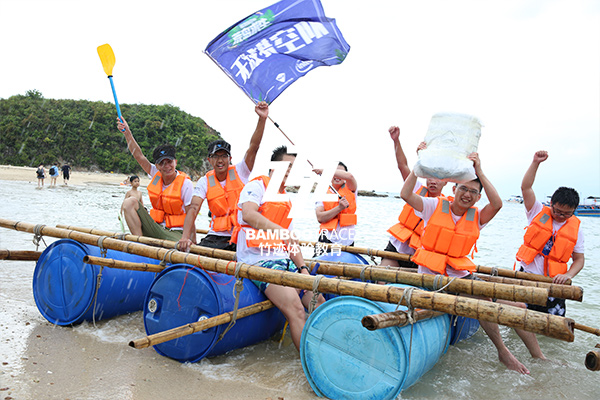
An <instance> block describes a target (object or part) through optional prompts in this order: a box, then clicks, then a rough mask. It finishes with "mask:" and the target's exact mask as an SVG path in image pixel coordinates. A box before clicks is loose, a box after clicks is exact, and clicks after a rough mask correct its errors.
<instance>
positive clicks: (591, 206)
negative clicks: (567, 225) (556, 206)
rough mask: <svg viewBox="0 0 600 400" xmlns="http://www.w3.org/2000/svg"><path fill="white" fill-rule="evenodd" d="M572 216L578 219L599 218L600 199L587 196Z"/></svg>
mask: <svg viewBox="0 0 600 400" xmlns="http://www.w3.org/2000/svg"><path fill="white" fill-rule="evenodd" d="M574 214H575V215H577V216H578V217H600V197H595V196H588V197H587V198H586V199H585V200H583V204H580V205H579V206H578V207H577V209H575V212H574Z"/></svg>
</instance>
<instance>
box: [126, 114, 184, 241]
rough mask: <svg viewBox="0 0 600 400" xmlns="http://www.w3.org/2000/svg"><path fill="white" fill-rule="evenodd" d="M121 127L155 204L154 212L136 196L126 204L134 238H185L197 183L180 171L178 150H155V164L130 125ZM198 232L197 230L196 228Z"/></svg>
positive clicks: (173, 239) (173, 148)
mask: <svg viewBox="0 0 600 400" xmlns="http://www.w3.org/2000/svg"><path fill="white" fill-rule="evenodd" d="M117 128H118V129H119V131H120V132H123V135H124V136H125V139H126V140H127V148H128V149H129V151H130V152H131V154H132V155H133V157H134V158H135V159H136V161H137V162H138V164H139V165H140V167H142V169H143V170H144V171H145V172H146V173H147V174H148V175H150V176H152V180H151V181H150V184H149V185H148V197H150V202H151V203H152V209H151V210H150V213H148V212H147V211H146V209H145V208H144V206H143V205H142V203H141V202H140V201H139V200H138V199H137V198H136V197H128V198H126V199H125V200H124V201H123V206H122V210H123V215H124V216H125V221H127V226H128V227H129V230H130V231H131V233H132V234H133V235H138V236H142V235H143V236H149V237H153V238H157V239H165V240H172V241H175V242H176V241H178V240H179V239H180V238H181V232H182V229H183V223H184V221H185V216H186V213H188V212H189V208H190V203H191V201H192V192H193V190H194V184H193V183H192V181H191V180H190V178H189V177H188V176H187V175H186V174H184V173H183V172H179V171H178V170H177V169H176V167H177V159H176V158H175V147H174V146H172V145H170V144H163V145H160V146H158V147H156V148H155V149H154V152H153V159H154V163H151V162H150V161H148V159H147V158H146V156H144V154H143V153H142V149H141V148H140V146H139V145H138V143H137V142H136V141H135V138H134V137H133V134H132V133H131V130H130V129H129V125H128V124H127V122H126V121H125V120H124V119H122V118H117ZM194 233H195V229H194Z"/></svg>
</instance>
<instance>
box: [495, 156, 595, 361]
mask: <svg viewBox="0 0 600 400" xmlns="http://www.w3.org/2000/svg"><path fill="white" fill-rule="evenodd" d="M547 159H548V152H547V151H537V152H536V153H535V154H534V155H533V161H532V162H531V165H530V166H529V168H528V169H527V171H526V172H525V175H524V176H523V182H522V183H521V193H522V195H523V205H524V206H525V212H526V214H527V222H528V223H529V226H528V227H527V231H526V232H525V237H524V243H523V244H522V245H521V247H520V248H519V251H518V252H517V260H518V261H519V262H520V269H519V270H520V271H524V272H529V273H532V274H538V275H545V276H550V277H552V282H553V283H557V284H564V283H565V282H566V281H567V280H568V279H573V278H575V276H576V275H577V274H578V273H579V272H580V271H581V270H582V269H583V264H584V260H585V256H584V253H583V252H584V238H583V232H582V230H581V221H580V220H579V218H577V217H576V216H574V215H573V213H574V212H575V209H576V208H577V206H578V205H579V194H578V193H577V191H576V190H575V189H572V188H568V187H559V188H558V189H557V190H556V191H555V192H554V194H553V195H552V197H551V199H550V206H544V205H543V204H542V203H541V202H540V201H538V200H537V199H536V196H535V192H534V191H533V182H534V181H535V176H536V174H537V170H538V167H539V165H540V164H541V163H543V162H544V161H546V160H547ZM571 258H572V259H573V263H572V264H571V267H570V268H569V267H568V265H567V262H568V261H569V259H571ZM503 303H506V304H511V305H515V306H518V307H527V309H529V310H534V311H539V312H543V313H547V314H552V315H560V316H562V317H564V316H565V314H566V304H565V299H558V298H554V297H548V302H547V303H546V305H545V306H538V305H535V304H524V303H511V302H503ZM515 331H516V332H517V333H518V335H519V336H520V337H521V338H524V339H523V341H525V340H527V341H529V342H531V343H533V345H534V346H536V347H537V351H539V353H540V354H541V352H542V351H541V350H540V348H539V344H538V341H537V336H536V335H535V333H533V332H527V331H523V330H520V329H515ZM540 358H545V357H543V356H542V357H540Z"/></svg>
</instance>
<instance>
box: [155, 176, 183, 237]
mask: <svg viewBox="0 0 600 400" xmlns="http://www.w3.org/2000/svg"><path fill="white" fill-rule="evenodd" d="M177 172H178V174H177V176H176V177H175V179H174V180H173V182H171V184H170V185H169V186H167V187H166V188H165V190H163V180H162V174H161V173H160V172H157V173H156V174H155V175H154V176H153V177H152V180H151V181H150V184H149V185H148V197H150V203H152V209H151V210H150V216H151V217H152V219H153V220H154V221H156V223H158V224H160V223H161V222H163V221H164V222H165V226H166V227H167V228H173V227H176V228H181V227H183V222H184V221H185V211H184V209H183V200H182V199H181V188H182V187H183V182H184V181H185V180H186V179H190V178H189V176H187V175H186V174H185V173H183V172H179V171H177Z"/></svg>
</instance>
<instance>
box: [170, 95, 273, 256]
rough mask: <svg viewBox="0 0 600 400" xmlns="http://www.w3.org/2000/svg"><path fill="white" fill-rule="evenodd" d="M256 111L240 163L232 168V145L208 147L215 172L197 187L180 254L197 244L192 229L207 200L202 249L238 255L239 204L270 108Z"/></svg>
mask: <svg viewBox="0 0 600 400" xmlns="http://www.w3.org/2000/svg"><path fill="white" fill-rule="evenodd" d="M254 111H255V112H256V114H258V122H257V124H256V129H255V130H254V133H253V134H252V137H251V138H250V145H249V146H248V150H246V154H245V155H244V158H243V159H242V160H241V161H240V162H239V163H237V164H235V165H231V145H230V144H229V143H227V142H226V141H224V140H216V141H214V142H212V143H210V144H209V145H208V162H209V163H210V165H211V166H212V168H213V169H212V170H211V171H209V172H208V173H207V174H206V175H204V176H203V177H202V178H200V179H198V182H197V183H196V188H195V189H194V194H193V196H192V202H191V204H190V210H189V212H188V214H187V217H186V220H185V224H184V227H183V235H182V237H181V240H180V241H179V246H178V248H179V250H181V251H188V250H189V248H190V246H191V245H192V244H196V242H195V241H194V240H192V233H194V232H192V229H195V228H194V226H195V225H194V221H196V217H197V216H198V213H199V212H200V208H201V207H202V203H203V202H204V200H205V199H206V200H207V203H208V209H209V210H210V216H211V222H210V229H209V231H208V234H207V235H206V236H205V237H204V238H203V239H202V240H201V241H200V243H199V244H200V246H204V247H211V248H214V249H221V250H230V251H235V244H234V243H231V234H232V232H233V225H234V222H235V210H236V207H237V200H238V198H239V196H240V192H241V191H242V188H243V187H244V185H245V184H246V183H248V178H249V177H250V174H251V173H252V169H253V168H254V161H255V159H256V153H257V152H258V149H259V147H260V142H261V141H262V137H263V133H264V131H265V123H266V121H267V117H268V116H269V106H268V104H267V103H265V102H264V101H261V102H259V103H257V104H256V106H255V107H254Z"/></svg>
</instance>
